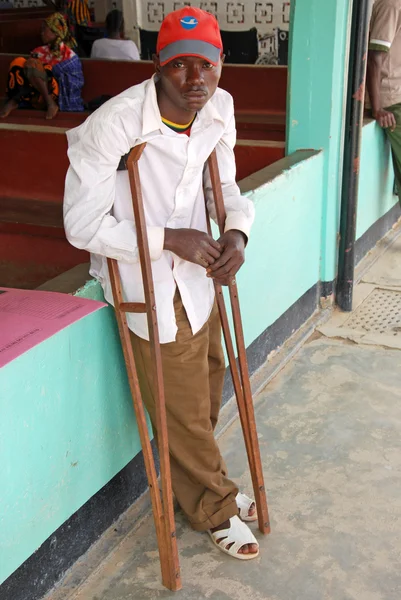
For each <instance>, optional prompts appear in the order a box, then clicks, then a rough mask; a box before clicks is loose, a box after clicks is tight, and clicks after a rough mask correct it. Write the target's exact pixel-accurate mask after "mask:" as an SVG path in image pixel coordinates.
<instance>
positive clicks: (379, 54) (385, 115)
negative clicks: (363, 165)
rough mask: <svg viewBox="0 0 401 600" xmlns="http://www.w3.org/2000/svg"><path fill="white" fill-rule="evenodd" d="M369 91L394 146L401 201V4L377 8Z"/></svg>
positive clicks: (383, 2) (385, 2)
mask: <svg viewBox="0 0 401 600" xmlns="http://www.w3.org/2000/svg"><path fill="white" fill-rule="evenodd" d="M367 88H368V93H369V99H370V104H371V107H372V113H373V117H374V118H375V119H376V121H377V122H378V123H379V125H380V127H383V129H384V130H385V132H386V135H387V137H388V139H389V141H390V144H391V150H392V156H393V165H394V174H395V180H396V186H397V189H398V194H399V196H400V200H401V0H376V2H375V3H374V5H373V9H372V17H371V23H370V37H369V52H368V67H367Z"/></svg>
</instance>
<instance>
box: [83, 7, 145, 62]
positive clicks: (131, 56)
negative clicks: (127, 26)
mask: <svg viewBox="0 0 401 600" xmlns="http://www.w3.org/2000/svg"><path fill="white" fill-rule="evenodd" d="M106 31H107V37H106V38H104V39H102V40H96V41H95V42H93V46H92V52H91V58H108V59H112V60H140V57H139V52H138V48H137V47H136V45H135V43H134V42H133V41H132V40H126V39H124V17H123V13H122V12H121V11H120V10H112V11H111V12H109V14H108V15H107V17H106Z"/></svg>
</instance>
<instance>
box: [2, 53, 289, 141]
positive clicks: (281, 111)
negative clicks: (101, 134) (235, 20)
mask: <svg viewBox="0 0 401 600" xmlns="http://www.w3.org/2000/svg"><path fill="white" fill-rule="evenodd" d="M13 57H14V55H9V54H0V82H1V81H4V84H5V82H6V78H7V73H8V68H9V64H10V62H11V60H12V58H13ZM82 65H83V71H84V77H85V85H84V88H83V98H84V100H85V102H89V101H90V100H93V99H94V98H96V97H97V96H101V95H103V94H105V95H110V96H115V95H116V94H119V93H120V92H122V91H123V90H124V89H126V88H127V87H130V86H131V85H136V84H138V83H140V82H142V81H144V80H145V79H148V78H149V77H151V76H152V74H153V72H154V69H153V64H152V63H151V62H149V61H141V62H121V61H99V60H91V59H83V60H82ZM0 85H1V83H0ZM220 86H221V87H222V88H224V89H226V90H227V91H229V92H230V93H231V95H232V96H233V97H234V103H235V115H236V121H237V130H238V138H239V139H260V140H263V139H270V140H277V141H284V139H285V118H286V112H285V110H286V94H287V69H286V67H274V66H272V67H259V66H252V65H251V66H245V65H226V66H225V67H224V68H223V74H222V77H221V80H220ZM255 90H257V92H255ZM85 118H86V114H71V113H60V114H59V115H57V117H56V119H55V120H54V121H52V124H54V126H60V127H74V126H75V125H78V124H79V123H81V122H82V120H84V119H85ZM8 121H9V122H13V123H24V122H25V123H27V124H36V125H40V124H41V123H43V114H42V113H40V112H35V113H33V114H32V112H31V111H15V112H14V113H13V114H12V116H11V117H10V119H8Z"/></svg>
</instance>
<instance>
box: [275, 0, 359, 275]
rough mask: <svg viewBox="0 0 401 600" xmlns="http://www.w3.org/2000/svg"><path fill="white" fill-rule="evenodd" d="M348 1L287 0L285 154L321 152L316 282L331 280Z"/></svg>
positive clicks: (337, 217) (334, 252) (333, 268)
mask: <svg viewBox="0 0 401 600" xmlns="http://www.w3.org/2000/svg"><path fill="white" fill-rule="evenodd" d="M349 5H350V2H349V0H325V2H322V1H321V0H293V1H292V3H291V29H290V61H289V65H290V66H289V84H288V90H289V92H288V94H289V95H288V102H287V106H288V107H289V110H288V114H287V152H288V153H292V152H295V151H296V150H298V149H301V148H315V149H323V150H324V173H323V198H324V201H323V206H322V228H321V230H322V239H321V279H322V281H332V280H333V279H335V276H336V265H337V231H338V225H339V208H340V198H341V172H342V146H343V111H344V107H345V103H344V98H345V91H346V90H345V86H344V82H345V81H346V71H347V69H346V63H347V54H348V31H349V25H348V24H349Z"/></svg>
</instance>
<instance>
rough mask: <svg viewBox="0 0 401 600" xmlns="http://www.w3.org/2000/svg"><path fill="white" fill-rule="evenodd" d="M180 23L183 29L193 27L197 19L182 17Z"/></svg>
mask: <svg viewBox="0 0 401 600" xmlns="http://www.w3.org/2000/svg"><path fill="white" fill-rule="evenodd" d="M180 23H181V27H183V28H184V29H194V28H195V27H196V26H197V24H198V19H195V17H183V18H182V19H180Z"/></svg>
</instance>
